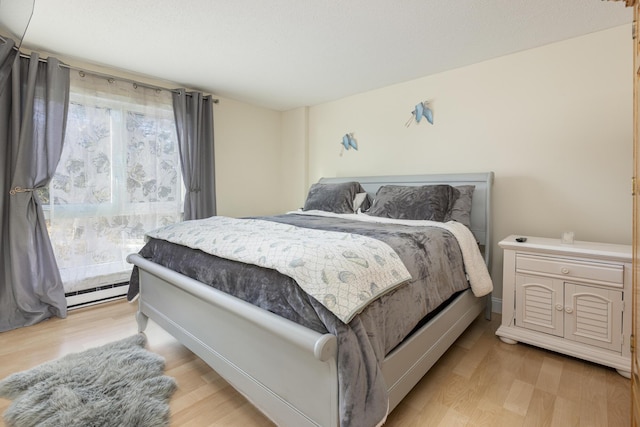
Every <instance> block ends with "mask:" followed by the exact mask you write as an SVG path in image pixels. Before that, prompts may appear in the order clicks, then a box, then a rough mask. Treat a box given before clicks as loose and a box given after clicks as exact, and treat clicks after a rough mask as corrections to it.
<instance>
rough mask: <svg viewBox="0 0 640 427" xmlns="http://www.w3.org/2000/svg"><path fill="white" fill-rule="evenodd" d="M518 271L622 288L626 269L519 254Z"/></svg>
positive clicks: (517, 260) (517, 259)
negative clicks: (603, 283) (602, 283)
mask: <svg viewBox="0 0 640 427" xmlns="http://www.w3.org/2000/svg"><path fill="white" fill-rule="evenodd" d="M516 270H518V271H526V272H529V273H541V274H551V275H554V276H559V277H566V278H577V279H583V280H588V281H593V282H606V284H612V285H619V286H618V287H620V288H621V287H623V283H624V267H623V266H622V265H619V264H606V263H594V262H589V263H586V262H581V261H576V260H569V259H563V258H557V257H554V258H551V257H544V256H535V255H523V254H518V255H517V256H516Z"/></svg>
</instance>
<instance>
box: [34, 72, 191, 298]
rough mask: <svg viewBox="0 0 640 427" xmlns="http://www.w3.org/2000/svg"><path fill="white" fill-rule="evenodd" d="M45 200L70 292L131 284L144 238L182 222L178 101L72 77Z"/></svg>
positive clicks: (145, 90) (119, 84) (98, 79)
mask: <svg viewBox="0 0 640 427" xmlns="http://www.w3.org/2000/svg"><path fill="white" fill-rule="evenodd" d="M41 198H42V201H43V206H44V210H45V216H46V217H47V223H48V224H47V225H48V228H49V234H50V237H51V243H52V245H53V248H54V252H55V255H56V260H57V262H58V267H59V268H60V272H61V275H62V279H63V282H64V284H65V292H74V291H81V290H84V289H92V288H95V287H99V286H103V285H106V284H113V283H119V282H125V281H128V279H129V275H130V272H131V268H132V267H131V265H129V264H128V263H127V262H126V256H127V255H128V254H130V253H134V252H137V251H139V250H140V248H141V247H142V246H143V244H144V233H145V232H146V231H149V230H152V229H154V228H158V227H161V226H164V225H168V224H172V223H175V222H177V221H180V220H181V212H182V206H183V200H184V187H183V184H182V175H181V172H180V160H179V152H178V143H177V138H176V130H175V120H174V116H173V107H172V101H171V94H170V93H168V92H167V91H156V90H154V89H149V88H145V87H141V86H136V85H133V84H131V83H127V82H122V81H114V80H108V79H105V78H101V77H97V76H90V75H84V74H83V73H80V74H77V73H72V77H71V89H70V105H69V113H68V119H67V128H66V134H65V142H64V147H63V152H62V156H61V159H60V163H59V164H58V168H57V170H56V174H55V176H54V178H53V179H52V181H51V183H50V185H49V188H48V189H47V191H45V192H43V193H42V194H41Z"/></svg>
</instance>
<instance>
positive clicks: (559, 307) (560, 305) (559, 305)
mask: <svg viewBox="0 0 640 427" xmlns="http://www.w3.org/2000/svg"><path fill="white" fill-rule="evenodd" d="M563 308H564V307H563V306H562V304H556V310H558V311H562V309H563Z"/></svg>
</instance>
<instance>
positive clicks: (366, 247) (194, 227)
mask: <svg viewBox="0 0 640 427" xmlns="http://www.w3.org/2000/svg"><path fill="white" fill-rule="evenodd" d="M147 236H148V237H152V238H155V239H162V240H166V241H169V242H172V243H176V244H180V245H183V246H188V247H190V248H192V249H199V250H201V251H203V252H206V253H208V254H211V255H215V256H218V257H221V258H227V259H231V260H234V261H240V262H244V263H248V264H254V265H257V266H260V267H265V268H271V269H274V270H277V271H279V272H280V273H282V274H285V275H287V276H289V277H291V278H292V279H294V280H295V281H296V282H297V283H298V285H299V286H300V287H301V288H302V289H303V290H304V291H305V292H306V293H308V294H309V295H311V296H312V297H313V298H315V299H316V300H317V301H318V302H320V303H321V304H322V305H324V306H325V307H326V308H327V309H329V310H330V311H331V312H332V313H334V314H335V315H336V316H337V317H338V318H339V319H340V320H342V321H343V322H345V323H348V322H349V321H350V320H351V319H352V318H353V316H355V315H356V314H358V313H359V312H360V311H361V310H362V309H363V308H364V307H365V306H366V305H367V304H368V303H369V302H370V301H372V300H374V299H376V298H378V297H379V296H380V295H382V294H384V293H386V292H389V291H390V290H392V289H393V288H395V287H396V286H398V285H399V284H401V283H403V282H405V281H407V280H409V279H411V275H410V274H409V272H408V271H407V269H406V267H405V266H404V264H403V263H402V261H401V260H400V258H399V257H398V255H397V254H396V252H395V251H394V250H393V249H392V248H391V247H390V246H389V245H387V244H386V243H384V242H381V241H379V240H376V239H372V238H370V237H366V236H362V235H359V234H351V233H341V232H335V231H325V230H314V229H309V228H301V227H295V226H292V225H287V224H281V223H277V222H271V221H264V220H258V219H236V218H228V217H222V216H214V217H211V218H206V219H201V220H194V221H185V222H181V223H177V224H173V225H170V226H167V227H163V228H160V229H157V230H154V231H151V232H149V233H147Z"/></svg>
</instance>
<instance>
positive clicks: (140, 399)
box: [0, 334, 176, 427]
mask: <svg viewBox="0 0 640 427" xmlns="http://www.w3.org/2000/svg"><path fill="white" fill-rule="evenodd" d="M145 343H146V338H145V336H144V335H143V334H138V335H134V336H132V337H129V338H126V339H123V340H121V341H117V342H114V343H110V344H106V345H103V346H101V347H97V348H92V349H89V350H86V351H83V352H81V353H75V354H69V355H67V356H64V357H62V358H60V359H57V360H54V361H51V362H48V363H45V364H43V365H40V366H37V367H35V368H33V369H30V370H28V371H24V372H18V373H16V374H12V375H10V376H8V377H7V378H5V379H3V380H2V381H0V397H4V398H7V399H11V400H13V402H12V403H11V405H10V406H9V409H7V411H6V412H5V413H4V419H5V422H6V423H7V425H8V426H15V427H27V426H36V425H37V426H78V427H79V426H83V427H87V426H95V427H97V426H149V427H151V426H153V427H157V426H166V425H168V424H169V403H168V402H169V398H170V397H171V395H172V394H173V392H174V390H175V388H176V383H175V381H174V380H173V378H171V377H168V376H165V375H163V371H164V359H163V358H162V357H161V356H159V355H157V354H154V353H151V352H149V351H147V350H145V349H144V345H145Z"/></svg>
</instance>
